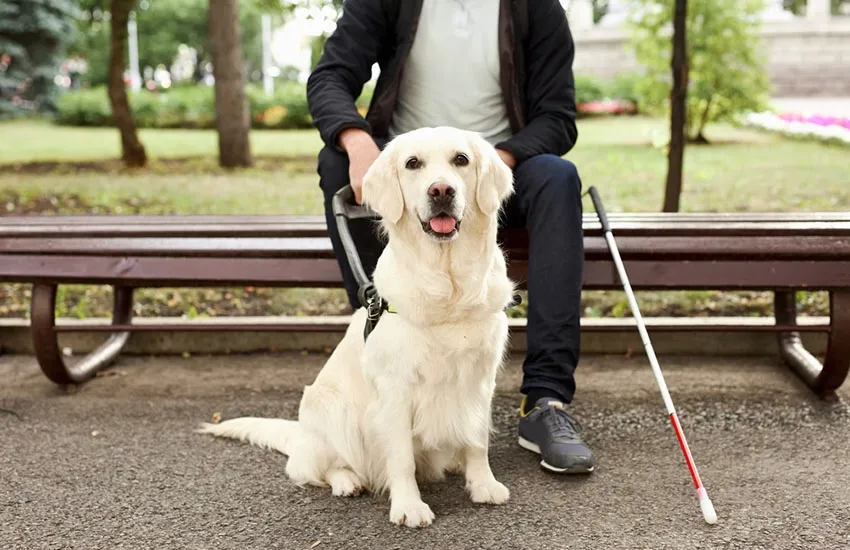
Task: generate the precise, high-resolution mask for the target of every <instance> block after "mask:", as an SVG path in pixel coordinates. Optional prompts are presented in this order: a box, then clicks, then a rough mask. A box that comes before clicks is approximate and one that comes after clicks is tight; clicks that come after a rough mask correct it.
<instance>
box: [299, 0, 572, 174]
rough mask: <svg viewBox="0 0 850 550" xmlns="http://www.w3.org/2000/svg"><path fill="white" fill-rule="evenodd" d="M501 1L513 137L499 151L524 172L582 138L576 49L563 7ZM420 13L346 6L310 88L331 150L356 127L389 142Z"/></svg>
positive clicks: (356, 2)
mask: <svg viewBox="0 0 850 550" xmlns="http://www.w3.org/2000/svg"><path fill="white" fill-rule="evenodd" d="M500 1H501V9H500V15H499V59H500V66H501V86H502V92H503V94H504V97H505V104H506V106H507V109H508V116H509V117H510V121H511V128H512V130H513V136H512V137H511V138H510V139H508V140H507V141H505V142H502V143H499V144H497V145H496V146H497V147H499V148H501V149H504V150H506V151H508V152H510V153H511V154H512V155H513V156H514V158H515V159H516V161H517V164H519V163H520V162H522V161H524V160H525V159H527V158H529V157H531V156H533V155H537V154H541V153H551V154H555V155H558V156H563V155H564V154H566V153H567V152H568V151H569V150H570V149H572V148H573V146H574V145H575V142H576V139H577V137H578V131H577V129H576V124H575V118H576V105H575V84H574V80H573V71H572V64H573V58H574V55H575V46H574V43H573V38H572V34H571V33H570V29H569V25H568V23H567V18H566V14H565V13H564V9H563V7H561V4H560V2H559V1H558V0H500ZM421 7H422V0H346V1H345V4H344V8H343V12H342V15H341V17H340V18H339V20H338V21H337V28H336V30H335V31H334V33H333V34H332V35H331V36H330V37H329V38H328V40H327V42H326V43H325V47H324V52H323V54H322V57H321V59H320V60H319V62H318V64H317V65H316V68H315V69H314V70H313V72H312V73H311V75H310V78H309V79H308V81H307V101H308V104H309V107H310V113H311V114H312V117H313V124H314V125H315V126H316V128H317V129H318V130H319V133H320V135H321V137H322V140H323V141H324V142H325V143H326V144H327V145H329V146H332V147H336V148H339V144H338V143H337V137H338V135H339V133H340V131H342V130H343V129H346V128H351V127H356V128H362V129H363V130H365V131H367V132H369V133H370V134H371V135H372V136H373V137H375V138H386V137H387V135H388V133H389V127H390V120H391V117H392V115H393V111H394V109H395V104H396V97H397V94H398V89H399V83H400V77H401V70H402V68H403V67H404V63H405V60H406V58H407V54H408V52H409V51H410V47H411V45H412V43H413V38H414V36H415V34H416V29H417V25H418V22H419V13H420V10H421ZM516 45H520V46H521V47H515V46H516ZM446 62H451V61H449V60H446ZM454 62H462V60H461V59H458V60H454ZM374 63H378V65H379V67H380V69H381V72H380V76H379V78H378V82H377V84H376V86H375V92H374V94H373V97H372V102H371V104H370V106H369V111H368V113H367V115H366V117H365V119H364V118H363V117H361V116H360V114H359V113H358V112H357V108H356V106H355V100H356V99H357V97H359V96H360V94H361V93H362V90H363V85H364V84H365V83H366V82H368V81H369V79H370V78H371V76H372V65H373V64H374ZM446 99H447V100H449V101H450V100H451V98H446Z"/></svg>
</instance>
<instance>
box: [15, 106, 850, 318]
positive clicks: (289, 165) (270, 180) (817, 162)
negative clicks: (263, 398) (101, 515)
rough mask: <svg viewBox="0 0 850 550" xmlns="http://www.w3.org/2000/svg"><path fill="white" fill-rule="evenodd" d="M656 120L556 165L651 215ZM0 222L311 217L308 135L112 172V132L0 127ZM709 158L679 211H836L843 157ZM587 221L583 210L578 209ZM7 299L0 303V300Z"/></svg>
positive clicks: (175, 134)
mask: <svg viewBox="0 0 850 550" xmlns="http://www.w3.org/2000/svg"><path fill="white" fill-rule="evenodd" d="M665 127H666V124H665V122H664V121H663V120H658V119H648V118H643V117H628V118H616V119H615V118H607V119H583V120H581V121H580V123H579V142H578V145H577V146H576V147H575V149H574V150H573V151H571V152H570V153H569V155H568V158H570V159H571V160H573V162H575V163H576V164H577V165H578V167H579V171H580V174H581V177H582V180H583V183H584V185H585V187H587V186H589V185H591V184H592V185H596V186H597V188H599V190H600V192H601V193H602V195H603V199H604V200H605V203H606V208H607V209H608V210H609V211H611V212H616V211H632V212H639V211H657V210H659V208H660V205H661V202H662V196H663V181H664V176H665V170H666V160H665V156H664V151H663V150H662V149H660V148H658V147H655V146H653V143H657V142H659V141H663V140H664V133H665ZM0 135H2V136H3V139H2V140H0V211H2V212H4V213H33V214H35V213H42V214H44V213H49V214H58V215H61V214H69V213H83V212H88V213H101V214H108V213H155V214H160V213H179V214H273V213H274V214H303V213H315V214H318V213H321V193H320V190H319V188H318V176H317V175H316V171H315V154H316V153H317V152H318V150H319V148H320V147H321V141H320V139H319V137H318V134H317V133H316V132H315V131H292V132H286V131H270V130H267V131H253V132H252V134H251V140H252V141H251V144H252V150H253V152H254V154H255V156H256V160H257V162H256V166H254V167H253V168H249V169H239V170H224V169H221V168H219V167H218V166H217V165H216V161H215V154H216V149H217V143H216V135H215V133H214V132H213V131H195V130H143V131H141V132H140V135H141V139H142V141H143V142H144V144H145V146H146V147H147V150H148V154H149V156H150V157H151V163H150V166H149V167H147V168H145V169H140V170H127V169H124V168H123V167H122V166H121V164H120V162H119V161H118V160H117V157H118V155H119V141H118V135H117V132H115V131H114V130H111V129H79V128H67V127H56V126H52V125H50V124H49V123H46V122H32V121H27V122H15V123H6V124H2V125H0ZM708 137H709V139H710V140H711V141H712V142H713V144H712V145H710V146H691V147H689V148H688V149H687V151H686V157H685V186H684V193H683V196H682V210H683V211H703V212H722V211H794V210H804V211H805V210H808V211H814V210H821V211H829V210H844V211H846V210H848V209H850V190H848V189H850V186H848V180H847V166H849V165H850V150H848V149H847V148H839V147H829V146H824V145H820V144H816V143H803V142H799V141H790V140H785V139H782V138H779V137H775V136H771V135H767V134H764V133H761V132H755V131H750V130H742V129H737V128H733V127H728V126H718V127H716V128H713V131H711V132H709V133H708ZM585 207H586V208H587V209H588V210H587V211H592V206H591V204H590V201H589V199H588V200H586V202H585ZM4 298H5V299H4ZM108 299H109V295H108V291H107V289H102V288H97V287H84V286H69V287H67V288H66V289H64V291H63V295H62V296H61V299H60V302H61V305H60V306H59V307H60V308H61V309H62V313H63V314H67V315H72V316H79V317H85V316H90V315H102V314H105V313H106V312H107V311H108V310H109V307H108ZM641 300H642V304H643V308H644V309H645V311H644V313H645V314H646V315H729V314H735V315H761V314H769V313H770V306H771V302H770V295H769V294H765V293H735V294H729V293H719V292H672V293H642V294H641ZM800 300H801V306H802V307H803V310H804V311H805V312H807V313H817V314H820V313H823V312H824V311H825V300H824V296H822V295H821V294H818V293H814V294H805V295H804V294H801V295H800ZM584 301H585V304H584V305H585V314H586V315H588V316H599V315H617V316H621V315H628V314H629V311H628V307H627V303H626V301H625V297H624V295H623V293H622V292H606V293H602V292H587V293H585V299H584ZM27 308H28V295H27V290H26V288H24V287H21V286H18V285H5V286H2V287H0V316H23V315H26V310H27ZM345 310H346V305H345V300H344V299H343V295H342V293H341V292H340V291H334V290H330V291H308V290H300V289H299V290H269V289H248V290H246V289H220V290H175V289H160V290H149V291H147V290H146V291H141V292H140V293H139V304H138V307H137V311H138V313H139V314H141V315H189V316H193V315H221V314H234V315H244V314H255V315H263V314H289V315H299V314H320V313H342V312H344V311H345Z"/></svg>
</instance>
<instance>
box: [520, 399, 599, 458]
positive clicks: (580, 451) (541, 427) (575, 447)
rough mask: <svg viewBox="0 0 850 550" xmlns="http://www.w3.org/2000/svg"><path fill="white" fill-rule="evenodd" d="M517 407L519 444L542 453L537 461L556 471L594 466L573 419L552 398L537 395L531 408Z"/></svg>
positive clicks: (558, 402)
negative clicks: (518, 410)
mask: <svg viewBox="0 0 850 550" xmlns="http://www.w3.org/2000/svg"><path fill="white" fill-rule="evenodd" d="M524 411H525V399H523V403H522V406H521V408H520V419H519V446H520V447H522V448H523V449H527V450H529V451H531V452H534V453H537V454H539V455H540V456H541V457H542V460H541V461H540V465H541V466H542V467H544V468H546V469H547V470H550V471H552V472H557V473H559V474H589V473H591V472H592V471H593V470H594V468H595V467H596V459H595V458H594V456H593V452H592V451H591V450H590V449H589V448H588V447H587V445H585V444H584V442H582V440H581V437H579V434H578V432H579V430H580V427H578V425H577V422H576V421H575V420H573V418H572V417H571V416H570V415H569V413H567V410H566V409H565V408H564V404H563V403H561V402H560V401H558V400H556V399H551V398H548V397H543V398H541V399H538V400H537V402H536V403H535V404H534V408H533V409H531V410H530V411H528V413H527V414H525V413H524Z"/></svg>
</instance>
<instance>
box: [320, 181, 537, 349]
mask: <svg viewBox="0 0 850 550" xmlns="http://www.w3.org/2000/svg"><path fill="white" fill-rule="evenodd" d="M331 207H332V208H333V213H334V220H335V221H336V227H337V230H338V231H339V237H340V240H341V241H342V248H343V250H345V256H346V257H347V258H348V264H349V265H350V266H351V271H352V273H353V274H354V279H355V280H356V281H357V286H358V289H357V301H359V302H360V305H361V306H363V307H364V308H366V326H365V327H363V339H364V340H366V339H367V338H369V334H371V332H372V331H373V330H375V326H376V325H377V324H378V321H379V320H380V319H381V316H382V315H383V314H384V312H388V313H395V312H396V311H395V310H394V309H393V308H392V307H391V306H390V304H389V303H388V302H387V301H386V300H385V299H384V298H382V297H381V296H380V295H378V290H377V289H376V288H375V285H374V283H372V281H371V280H370V279H369V276H368V275H366V271H365V270H364V269H363V263H362V262H361V261H360V254H359V253H358V252H357V245H355V244H354V239H353V238H352V237H351V231H349V229H348V222H349V221H350V220H356V219H362V218H373V219H379V218H380V216H379V215H378V213H377V212H375V211H374V210H372V209H371V208H369V207H368V206H366V205H365V204H357V201H356V200H355V198H354V189H353V188H352V187H351V185H346V186H345V187H343V188H342V189H340V190H339V191H337V192H336V193H334V196H333V198H332V199H331ZM521 303H522V297H521V296H520V295H519V294H514V296H513V300H511V302H510V303H509V304H508V306H507V307H508V308H511V307H514V306H518V305H519V304H521Z"/></svg>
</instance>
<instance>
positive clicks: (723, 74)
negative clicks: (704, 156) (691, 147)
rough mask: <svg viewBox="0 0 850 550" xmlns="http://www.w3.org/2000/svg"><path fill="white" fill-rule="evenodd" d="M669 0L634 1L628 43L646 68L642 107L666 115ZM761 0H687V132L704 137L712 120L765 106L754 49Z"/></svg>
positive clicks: (765, 88)
mask: <svg viewBox="0 0 850 550" xmlns="http://www.w3.org/2000/svg"><path fill="white" fill-rule="evenodd" d="M673 5H674V0H637V2H636V3H635V8H634V10H635V11H634V13H633V17H632V19H631V22H630V23H629V25H630V27H631V30H632V36H631V46H632V48H633V49H634V53H635V57H636V58H637V61H638V62H639V63H640V64H641V65H643V66H644V68H645V69H646V72H645V74H644V75H643V76H642V77H641V78H640V79H639V82H638V86H637V93H638V96H639V97H640V98H641V107H642V110H647V109H648V110H650V111H652V112H655V113H658V114H662V113H663V114H665V115H667V114H669V108H670V102H669V97H670V90H671V87H672V76H671V75H670V58H671V48H672V38H671V37H672V18H673ZM762 6H763V4H762V2H761V0H691V1H690V2H689V3H688V15H687V48H688V64H689V81H688V100H687V115H686V117H687V122H686V133H687V136H688V138H689V139H690V140H691V141H702V142H705V136H704V133H703V132H704V130H705V127H706V126H707V125H708V124H710V123H712V122H721V121H726V122H734V121H735V119H736V118H737V117H738V116H739V115H740V114H742V113H745V112H748V111H754V112H760V111H762V110H764V109H765V108H766V107H767V102H768V99H769V94H770V80H769V77H768V74H767V70H766V68H765V63H764V62H763V61H762V60H761V59H760V57H759V54H758V50H759V48H758V34H757V32H756V31H757V25H758V14H759V12H760V11H761V9H762Z"/></svg>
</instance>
